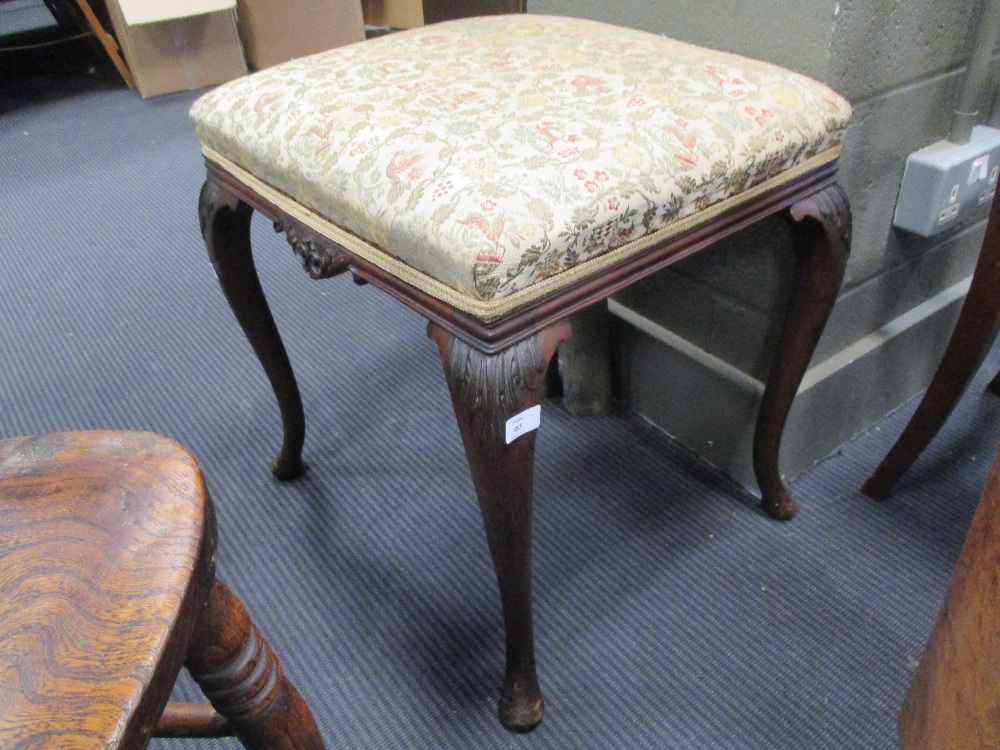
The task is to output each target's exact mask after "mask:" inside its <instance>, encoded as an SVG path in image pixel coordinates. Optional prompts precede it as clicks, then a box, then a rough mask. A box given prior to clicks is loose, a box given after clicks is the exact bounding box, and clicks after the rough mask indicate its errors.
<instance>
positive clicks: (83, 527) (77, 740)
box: [0, 432, 215, 750]
mask: <svg viewBox="0 0 1000 750" xmlns="http://www.w3.org/2000/svg"><path fill="white" fill-rule="evenodd" d="M210 507H211V506H210V505H209V504H208V501H207V495H206V492H205V486H204V482H203V480H202V476H201V472H200V470H199V469H198V467H197V464H196V463H195V462H194V459H193V458H191V456H190V455H189V454H188V453H187V452H186V451H185V450H184V449H183V448H182V447H181V446H180V445H178V444H177V443H175V442H173V441H171V440H168V439H166V438H162V437H158V436H155V435H150V434H145V433H122V432H89V433H62V434H57V435H45V436H40V437H30V438H15V439H12V440H4V441H0V747H3V748H75V749H76V748H79V749H81V750H82V749H84V748H108V747H142V746H144V744H145V742H146V740H147V739H148V737H149V733H150V732H151V730H152V727H153V725H154V723H155V721H156V717H157V716H158V715H159V713H160V712H161V711H162V709H163V706H164V705H165V704H166V701H167V698H168V697H169V691H170V688H171V686H172V685H173V682H174V678H175V677H176V674H177V672H178V671H179V670H180V668H181V662H182V660H183V658H184V653H185V651H186V643H187V641H188V640H189V639H190V637H191V632H192V630H193V628H194V622H195V616H196V615H197V614H198V610H200V607H201V606H202V605H203V603H204V601H205V597H206V596H207V593H208V587H209V586H210V585H211V582H212V580H213V574H214V571H213V566H214V544H215V535H214V523H213V519H212V516H211V512H210ZM192 602H194V603H193V604H192Z"/></svg>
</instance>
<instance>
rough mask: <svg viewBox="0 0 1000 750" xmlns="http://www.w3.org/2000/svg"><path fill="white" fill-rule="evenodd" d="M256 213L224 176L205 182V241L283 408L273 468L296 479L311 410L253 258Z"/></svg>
mask: <svg viewBox="0 0 1000 750" xmlns="http://www.w3.org/2000/svg"><path fill="white" fill-rule="evenodd" d="M252 215H253V208H251V207H250V206H249V205H248V204H246V203H244V202H243V201H242V200H240V199H239V198H238V197H237V196H236V195H234V194H233V193H231V192H230V191H229V190H227V189H226V188H225V187H223V186H222V185H220V184H219V183H218V182H216V181H214V180H211V179H209V180H207V181H206V182H205V184H204V186H203V187H202V189H201V198H200V203H199V217H200V219H201V232H202V235H203V237H204V238H205V246H206V248H207V249H208V255H209V258H210V259H211V261H212V265H213V266H215V273H216V276H218V278H219V284H220V285H221V286H222V291H223V292H224V293H225V295H226V299H227V300H228V302H229V306H230V307H231V308H232V310H233V313H234V314H235V315H236V319H237V321H239V324H240V326H241V327H242V328H243V332H244V333H245V334H246V337H247V339H248V340H249V341H250V344H251V346H253V350H254V352H255V353H256V354H257V358H258V359H259V360H260V363H261V365H263V367H264V371H265V373H267V378H268V380H269V381H270V382H271V387H272V388H273V389H274V395H275V397H276V398H277V399H278V408H279V409H280V411H281V422H282V425H283V428H284V439H283V442H282V445H281V450H280V451H279V453H278V455H277V457H276V458H275V459H274V461H273V462H272V463H271V471H272V472H274V475H275V476H276V477H277V478H278V479H294V478H295V477H297V476H299V475H300V474H302V472H303V471H305V465H304V464H303V463H302V446H303V443H304V442H305V430H306V423H305V415H304V413H303V411H302V399H301V397H300V396H299V388H298V385H297V384H296V382H295V375H294V373H293V372H292V366H291V363H290V362H289V361H288V354H287V353H286V352H285V346H284V344H283V343H282V341H281V336H280V335H279V333H278V328H277V326H276V325H275V324H274V318H273V317H272V315H271V309H270V308H269V307H268V304H267V298H266V297H265V296H264V290H263V289H262V288H261V285H260V279H258V277H257V269H256V267H255V266H254V263H253V251H252V249H251V247H250V218H251V216H252Z"/></svg>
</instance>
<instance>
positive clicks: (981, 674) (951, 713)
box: [899, 461, 1000, 750]
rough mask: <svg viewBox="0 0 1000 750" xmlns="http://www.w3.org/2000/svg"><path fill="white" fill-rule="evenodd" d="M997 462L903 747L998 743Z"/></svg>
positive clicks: (913, 690)
mask: <svg viewBox="0 0 1000 750" xmlns="http://www.w3.org/2000/svg"><path fill="white" fill-rule="evenodd" d="M998 570H1000V461H996V462H994V464H993V469H992V471H991V472H990V477H989V480H988V481H987V483H986V489H985V491H984V492H983V496H982V498H981V499H980V501H979V507H978V508H976V513H975V515H974V516H973V518H972V524H971V525H970V527H969V532H968V534H967V536H966V537H965V544H964V545H963V546H962V551H961V553H960V554H959V557H958V565H957V567H956V568H955V573H954V575H953V576H952V579H951V585H950V586H949V587H948V593H947V594H946V595H945V599H944V604H943V605H942V607H941V611H940V612H939V614H938V617H937V621H936V622H935V623H934V628H933V630H932V631H931V635H930V639H929V640H928V642H927V648H926V650H925V651H924V655H923V656H922V657H921V659H920V666H919V667H918V668H917V672H916V674H915V675H914V676H913V681H912V682H911V683H910V689H909V691H908V692H907V694H906V700H905V701H904V702H903V707H902V710H901V711H900V714H899V747H900V748H901V750H939V749H940V748H947V749H948V750H980V749H984V748H996V747H1000V607H998V604H997V603H998V602H1000V576H998V575H997V571H998Z"/></svg>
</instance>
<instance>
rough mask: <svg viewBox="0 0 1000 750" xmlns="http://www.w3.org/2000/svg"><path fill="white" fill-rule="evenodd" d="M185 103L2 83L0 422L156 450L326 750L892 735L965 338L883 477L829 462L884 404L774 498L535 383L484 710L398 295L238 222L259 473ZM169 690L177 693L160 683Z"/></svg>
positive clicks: (955, 444) (926, 612)
mask: <svg viewBox="0 0 1000 750" xmlns="http://www.w3.org/2000/svg"><path fill="white" fill-rule="evenodd" d="M194 97H195V93H183V94H174V95H169V96H165V97H158V98H155V99H151V100H146V101H143V100H141V99H140V98H139V97H138V95H136V94H135V93H133V92H129V91H125V90H121V89H117V88H114V87H109V86H104V85H100V84H95V83H93V82H90V83H80V82H72V81H70V82H68V83H67V82H62V83H60V85H59V86H55V87H51V86H50V87H49V88H47V89H45V90H44V92H42V93H39V89H38V87H37V86H36V87H35V88H33V89H32V90H31V92H28V91H27V90H25V91H23V92H18V91H16V90H15V91H13V92H11V91H8V92H6V94H5V98H4V99H3V104H4V105H5V106H4V109H6V112H5V113H4V114H2V115H0V152H2V153H3V155H4V156H3V158H2V159H0V226H2V229H3V240H2V243H3V244H2V248H3V250H2V261H3V263H2V272H0V321H2V325H0V437H9V436H14V435H19V434H28V433H39V432H46V431H51V430H69V429H87V428H98V427H108V428H123V429H145V430H151V431H154V432H158V433H162V434H164V435H168V436H170V437H173V438H176V439H177V440H179V441H181V442H182V443H184V444H185V445H186V446H188V447H189V448H190V450H191V451H192V452H193V453H194V455H195V456H196V457H197V459H198V460H199V461H200V463H201V464H202V466H203V468H204V470H205V473H206V475H207V477H208V482H209V486H210V488H211V490H212V492H213V496H214V498H215V502H216V505H217V509H218V515H219V531H220V563H219V571H220V577H221V578H222V579H223V580H225V581H226V582H227V583H228V584H229V585H230V587H231V588H232V589H233V590H234V591H236V592H237V593H238V594H239V595H240V596H241V597H242V598H243V600H244V601H245V602H246V604H247V606H248V608H249V609H250V611H251V612H252V613H253V614H254V616H255V619H256V621H257V623H258V624H259V626H260V627H261V629H262V630H263V632H264V633H265V634H266V635H267V636H268V637H269V638H270V640H271V641H272V643H273V645H274V647H275V650H276V651H277V652H278V653H279V655H280V656H281V658H282V659H283V661H284V665H285V669H286V672H287V673H288V675H289V676H290V677H291V678H292V680H293V681H294V682H295V683H296V684H297V686H298V687H299V689H300V690H301V692H302V694H303V695H304V697H305V698H306V700H307V701H308V702H309V703H310V705H311V707H312V709H313V711H314V713H315V715H316V718H317V721H318V722H319V725H320V728H321V730H322V732H323V734H324V736H325V738H326V741H327V743H328V746H329V747H330V748H339V749H341V750H361V749H362V748H364V749H365V750H374V749H376V748H407V749H408V750H425V749H427V750H430V749H432V748H434V749H436V748H448V749H451V748H454V749H462V750H464V749H466V748H484V749H485V748H495V749H497V750H499V749H501V748H503V749H507V748H532V749H533V750H550V749H551V750H567V749H569V748H574V749H576V750H598V749H603V748H635V749H636V750H638V749H640V748H648V749H650V750H665V749H669V748H692V749H697V750H708V749H709V748H725V749H726V750H744V749H746V750H750V749H751V748H753V749H760V750H764V749H766V750H776V749H779V750H783V749H785V748H787V749H788V750H802V749H803V748H838V749H839V750H848V749H853V748H857V749H858V750H862V749H864V750H873V749H874V750H877V749H880V748H892V747H894V743H895V740H896V729H895V722H896V714H897V712H898V707H899V705H900V703H901V701H902V698H903V695H904V693H905V690H906V688H907V685H908V684H909V680H910V678H911V676H912V674H913V670H914V669H915V667H916V664H917V660H918V658H919V656H920V654H921V651H922V649H923V645H924V643H925V641H926V638H927V635H928V633H929V630H930V626H931V624H932V622H933V619H934V617H935V615H936V612H937V609H938V606H939V605H940V601H941V598H942V596H943V594H944V590H945V587H946V586H947V583H948V579H949V577H950V574H951V570H952V566H953V565H954V562H955V559H956V558H957V555H958V550H959V548H960V546H961V543H962V539H963V537H964V534H965V530H966V528H967V526H968V523H969V521H970V519H971V516H972V512H973V510H974V507H975V504H976V501H977V499H978V496H979V493H980V491H981V488H982V486H983V484H984V482H985V476H986V472H987V469H988V466H989V464H990V462H991V460H992V456H993V451H994V446H995V445H996V443H997V440H998V438H1000V428H998V425H1000V403H998V401H997V400H994V399H992V398H991V397H988V396H983V395H982V388H983V386H984V385H985V383H986V382H987V380H988V377H989V376H990V375H991V374H992V372H993V371H994V369H995V367H996V362H997V360H998V358H997V357H996V356H995V355H994V357H993V361H994V364H993V365H992V366H990V365H987V366H986V367H985V368H984V371H983V372H982V373H980V376H979V378H978V379H977V381H976V383H974V384H973V388H972V389H971V390H970V393H969V394H968V395H967V396H966V398H965V399H964V400H963V402H962V404H961V406H960V409H959V412H958V413H957V414H956V415H955V416H954V417H953V419H952V420H951V421H950V422H949V423H948V425H947V426H946V428H945V429H944V431H943V432H942V433H941V435H940V436H939V437H938V439H937V441H936V442H935V443H934V445H933V448H932V450H930V451H929V452H928V453H927V454H926V455H925V456H924V457H923V458H922V459H921V461H920V462H919V463H918V464H917V465H916V466H915V467H914V469H913V470H912V471H911V472H910V473H909V475H908V476H906V477H905V478H904V480H903V482H902V483H901V485H900V487H899V489H898V491H897V493H896V495H895V496H894V498H893V499H892V500H891V501H889V502H886V503H883V504H879V505H876V504H873V503H871V502H870V501H868V500H866V499H865V498H864V497H862V496H861V495H860V494H859V492H858V490H857V488H858V487H860V485H861V483H862V482H863V480H864V478H865V477H866V475H867V474H868V473H869V472H870V471H871V469H872V468H874V466H875V465H876V464H877V462H878V460H879V459H880V458H881V456H882V455H884V453H885V451H886V450H887V449H888V447H889V445H890V444H891V442H892V440H894V439H895V436H896V435H897V434H898V432H899V430H900V429H901V428H902V425H903V423H904V421H905V419H906V418H907V416H908V415H909V413H910V411H911V409H912V408H913V405H912V404H911V405H908V406H906V407H904V408H902V409H900V410H899V411H898V412H897V413H895V414H893V415H891V416H890V417H888V418H887V419H886V420H884V421H883V422H882V423H881V424H880V425H877V426H876V427H874V428H872V429H871V430H869V431H867V432H866V433H864V434H862V435H860V436H858V437H857V438H856V439H855V440H853V441H852V442H850V443H849V444H847V445H846V446H844V447H843V448H842V449H841V451H840V452H838V454H837V455H835V456H833V457H831V458H829V459H828V460H826V461H825V462H823V463H821V464H820V465H818V466H816V467H815V468H814V469H812V470H811V471H809V472H808V473H807V474H805V475H804V476H802V477H800V478H799V479H798V480H796V481H795V482H794V483H793V490H794V492H795V493H797V495H798V497H799V499H800V502H801V507H802V510H801V512H800V514H799V516H798V518H796V519H795V520H794V521H793V522H791V523H784V524H782V523H776V522H773V521H770V520H768V519H767V518H766V517H765V516H764V515H763V514H762V513H761V512H760V510H759V509H758V507H757V504H756V502H755V501H754V500H753V499H752V498H751V497H749V496H748V495H747V494H745V493H744V492H743V491H742V490H740V489H739V488H738V487H736V486H735V485H734V484H733V483H732V482H730V481H728V480H727V479H726V478H724V477H722V476H719V475H718V474H716V473H715V472H713V471H711V470H710V469H707V468H706V467H704V466H703V465H701V464H699V463H698V462H697V461H695V460H694V459H693V458H691V457H690V456H689V455H688V454H687V453H686V452H685V451H684V450H683V449H682V448H680V447H678V446H677V445H675V444H674V443H672V442H671V440H670V439H669V438H667V437H666V436H664V435H663V434H661V433H659V432H657V431H656V430H654V429H652V428H651V427H649V426H648V425H646V424H644V423H643V422H642V421H640V420H639V419H637V418H635V417H632V416H629V415H627V414H619V415H615V416H612V417H607V418H599V419H588V420H581V419H576V418H572V417H570V416H569V415H568V414H567V413H566V412H565V411H564V410H563V409H562V407H561V405H560V404H559V402H558V401H553V402H549V403H546V405H545V407H544V410H543V422H542V428H541V432H540V434H539V440H538V457H537V468H536V510H535V513H536V530H535V569H534V576H535V577H534V581H535V611H536V628H537V652H538V660H539V667H540V673H541V679H542V686H543V690H544V691H545V694H546V700H547V714H546V718H545V720H544V722H543V723H542V725H541V726H540V727H539V728H538V729H537V731H535V732H534V733H532V734H530V735H527V736H517V735H512V734H509V733H507V732H505V731H504V730H502V729H501V728H500V727H499V725H498V723H497V721H496V718H495V701H496V693H497V689H498V687H499V680H500V678H501V670H502V665H503V634H502V628H501V620H500V608H499V602H498V596H497V593H496V587H495V581H494V578H493V572H492V568H491V566H490V563H489V556H488V552H487V549H486V543H485V539H484V535H483V531H482V528H481V524H480V519H479V515H478V510H477V507H476V503H475V500H474V496H473V490H472V484H471V480H470V479H469V476H468V470H467V467H466V465H465V460H464V455H463V453H462V449H461V445H460V440H459V436H458V431H457V429H456V426H455V424H454V418H453V414H452V413H451V405H450V402H449V399H448V394H447V389H446V386H445V383H444V379H443V377H442V375H441V372H440V364H439V362H438V360H437V355H436V352H435V349H434V347H433V345H432V344H431V343H430V342H429V341H428V340H427V339H426V338H425V336H424V333H423V328H424V325H423V321H422V320H421V319H420V318H419V317H418V316H416V315H415V314H413V313H411V312H409V311H408V310H406V309H405V308H403V307H402V306H401V305H399V304H398V303H395V302H394V301H393V300H391V299H390V298H389V297H388V296H386V295H383V294H381V293H379V292H377V291H376V290H374V289H372V288H370V287H363V288H356V287H355V286H354V285H353V284H352V283H351V282H350V281H349V280H348V279H334V280H329V281H325V282H314V281H311V280H310V279H309V278H308V277H306V275H305V274H304V273H302V272H301V270H300V269H299V268H298V267H297V261H296V260H295V259H294V257H293V256H292V253H291V251H290V249H289V248H288V246H287V245H286V243H285V242H284V240H283V238H281V237H279V236H277V235H275V234H274V233H273V231H272V230H271V227H270V226H269V224H268V223H267V222H266V221H263V220H260V219H259V218H257V219H255V223H254V227H253V233H254V240H255V243H256V253H257V258H258V265H259V269H260V273H261V277H262V282H263V284H264V287H265V289H266V291H267V293H268V295H269V297H270V299H271V303H272V308H273V310H274V313H275V316H276V318H277V321H278V325H279V327H280V328H281V329H282V331H283V335H284V337H285V342H286V345H287V347H288V349H289V352H290V355H291V358H292V361H293V365H294V366H295V368H296V372H297V375H298V378H299V384H300V387H301V389H302V392H303V398H304V401H305V407H306V416H307V420H308V430H309V432H308V437H307V443H306V460H307V462H308V464H309V466H310V469H309V472H308V474H307V475H306V476H305V477H304V478H302V479H301V480H299V481H296V482H293V483H289V484H280V483H278V482H276V481H275V480H273V479H272V478H271V476H270V473H269V472H268V471H267V468H266V467H267V462H268V461H269V460H270V458H271V457H272V455H273V453H274V452H275V451H276V449H277V446H278V441H279V433H278V416H277V410H276V407H275V404H274V400H273V397H272V395H271V393H270V391H269V388H268V385H267V382H266V380H265V377H264V375H263V372H262V371H261V369H260V367H259V366H258V364H257V362H256V360H255V359H254V357H253V354H252V352H251V350H250V347H249V345H248V344H247V343H246V342H245V340H244V338H243V336H242V334H241V332H240V330H239V328H238V327H237V324H236V323H235V321H234V319H233V316H232V314H231V313H230V311H229V310H228V308H227V306H226V303H225V301H224V299H223V297H222V294H221V292H220V290H219V289H218V286H217V284H216V281H215V279H214V277H213V274H212V269H211V266H210V264H209V262H208V260H207V258H206V255H205V252H204V248H203V245H202V242H201V237H200V235H199V232H198V222H197V197H198V190H199V187H200V185H201V181H202V176H203V166H202V161H201V157H200V154H199V150H198V144H197V142H196V140H195V137H194V135H193V133H192V132H191V129H190V127H189V125H188V121H187V116H186V112H187V108H188V106H189V105H190V103H191V101H192V100H193V99H194ZM177 695H178V696H180V697H187V698H192V697H194V695H195V693H194V692H193V691H192V688H191V685H190V683H188V682H187V681H186V680H185V681H182V682H181V683H180V684H179V686H178V689H177ZM153 747H154V748H157V749H160V748H168V747H172V748H178V750H184V749H185V748H195V747H218V748H235V747H237V744H236V743H235V742H234V741H231V740H217V741H211V742H208V743H207V744H202V743H198V742H194V741H167V740H157V741H154V743H153Z"/></svg>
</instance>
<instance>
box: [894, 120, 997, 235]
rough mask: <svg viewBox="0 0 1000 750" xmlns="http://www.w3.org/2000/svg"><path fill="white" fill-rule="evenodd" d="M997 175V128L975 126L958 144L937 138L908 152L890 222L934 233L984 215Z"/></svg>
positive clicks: (922, 232) (995, 185)
mask: <svg viewBox="0 0 1000 750" xmlns="http://www.w3.org/2000/svg"><path fill="white" fill-rule="evenodd" d="M998 176H1000V130H996V129H995V128H987V127H984V126H982V125H976V126H975V127H974V128H973V129H972V138H971V139H970V140H969V142H968V143H963V144H961V145H959V144H955V143H951V142H950V141H938V142H937V143H933V144H931V145H930V146H927V147H926V148H922V149H920V150H919V151H914V152H913V153H912V154H910V155H909V156H908V157H906V169H905V170H904V172H903V182H902V184H901V185H900V188H899V199H898V200H897V201H896V215H895V217H894V218H893V222H892V223H893V224H895V225H896V226H897V227H899V228H900V229H905V230H907V231H908V232H913V233H914V234H919V235H920V236H921V237H933V236H934V235H936V234H938V233H939V232H943V231H945V230H946V229H948V228H950V227H952V226H954V225H955V224H956V223H957V222H958V220H959V219H960V218H961V219H967V218H973V217H975V216H976V215H978V214H980V213H981V214H982V215H983V216H984V217H985V215H986V213H987V210H988V209H989V206H990V203H991V202H992V200H993V195H994V193H995V192H996V189H997V177H998Z"/></svg>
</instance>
